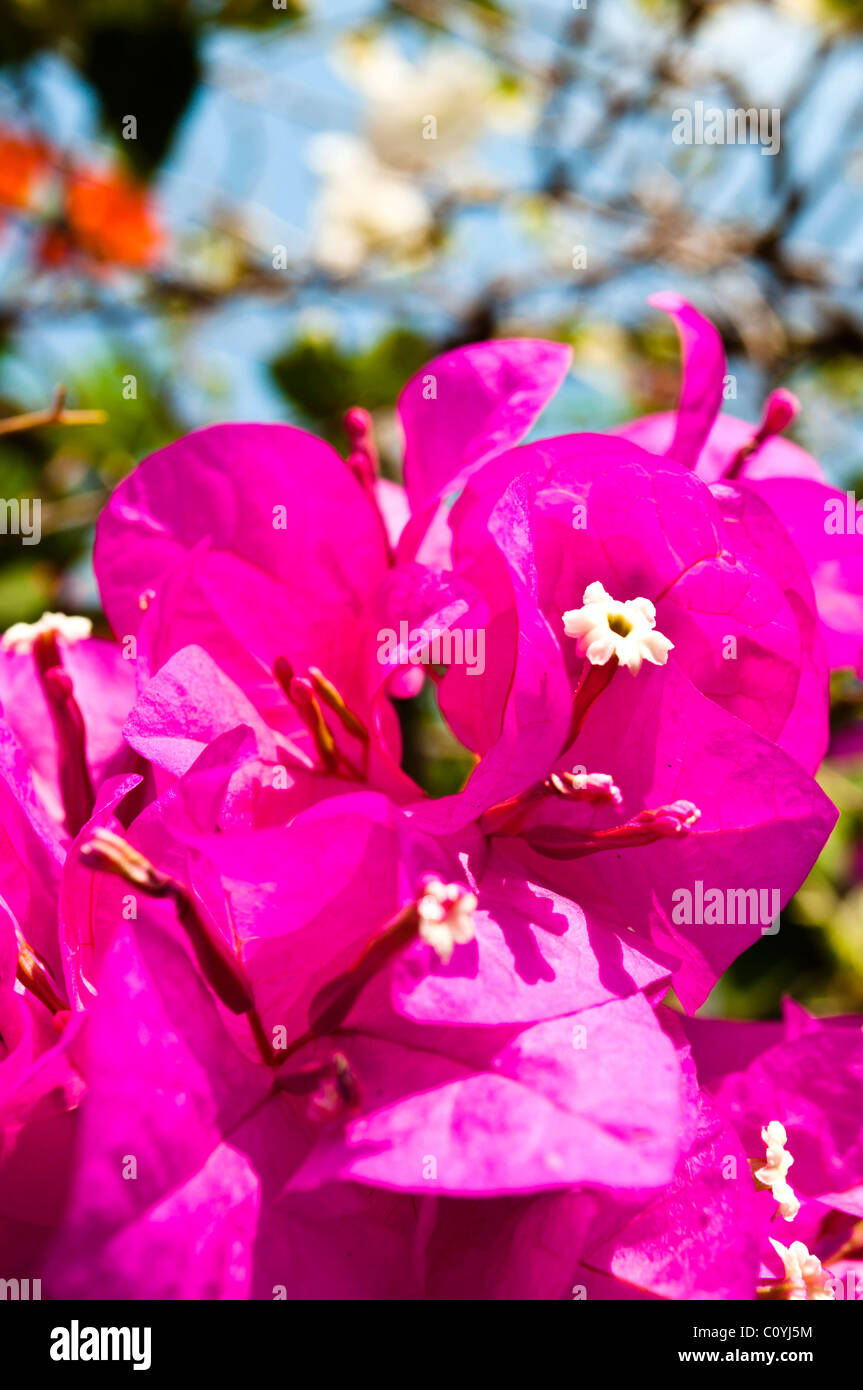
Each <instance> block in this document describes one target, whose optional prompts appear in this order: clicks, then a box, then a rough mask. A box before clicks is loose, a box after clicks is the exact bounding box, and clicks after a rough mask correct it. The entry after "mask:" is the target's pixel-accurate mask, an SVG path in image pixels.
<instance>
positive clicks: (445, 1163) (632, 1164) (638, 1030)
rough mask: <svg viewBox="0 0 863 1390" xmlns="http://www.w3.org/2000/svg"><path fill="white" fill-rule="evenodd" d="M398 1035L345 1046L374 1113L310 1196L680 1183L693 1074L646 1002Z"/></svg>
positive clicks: (332, 1136)
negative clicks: (517, 1026)
mask: <svg viewBox="0 0 863 1390" xmlns="http://www.w3.org/2000/svg"><path fill="white" fill-rule="evenodd" d="M379 1029H380V1025H379ZM389 1031H390V1034H391V1039H392V1040H390V1038H386V1039H385V1037H384V1035H383V1032H382V1031H378V1032H377V1033H376V1035H375V1036H369V1035H367V1034H366V1033H365V1032H364V1031H363V1029H362V1028H360V1027H357V1028H356V1029H355V1031H353V1032H352V1033H351V1035H349V1036H346V1037H345V1038H344V1043H343V1046H344V1051H345V1053H346V1055H347V1058H348V1061H349V1063H350V1065H351V1069H352V1071H353V1073H354V1074H355V1076H356V1078H357V1081H358V1085H359V1087H360V1091H361V1094H362V1095H363V1097H364V1102H363V1105H362V1109H361V1111H360V1113H359V1115H358V1116H357V1117H356V1118H353V1119H348V1120H347V1122H346V1123H345V1125H344V1127H343V1128H340V1129H338V1130H335V1131H332V1132H325V1133H324V1134H322V1136H321V1138H320V1140H319V1142H318V1144H317V1145H316V1146H315V1148H314V1150H313V1151H312V1152H311V1154H310V1155H309V1158H308V1159H307V1161H306V1162H305V1164H304V1165H303V1167H302V1168H301V1170H300V1171H299V1172H298V1174H297V1177H296V1179H295V1180H294V1184H293V1185H294V1186H296V1187H297V1188H303V1187H306V1186H313V1185H314V1186H316V1185H318V1184H320V1183H321V1182H325V1181H327V1180H331V1179H332V1178H334V1177H341V1178H352V1179H354V1180H357V1181H362V1182H367V1183H371V1184H373V1185H379V1186H383V1187H390V1188H398V1189H401V1190H403V1191H413V1192H420V1193H428V1192H441V1193H448V1194H450V1195H453V1196H470V1195H480V1194H487V1195H488V1196H496V1195H502V1194H505V1193H511V1194H515V1193H519V1192H522V1193H527V1192H537V1191H542V1190H543V1189H545V1188H561V1187H573V1186H578V1185H580V1184H590V1185H595V1186H600V1187H606V1186H617V1187H624V1188H630V1189H631V1188H649V1187H656V1186H658V1185H661V1184H662V1183H664V1182H667V1181H668V1180H669V1179H670V1176H671V1172H672V1171H673V1167H674V1163H675V1161H676V1157H677V1151H678V1144H679V1141H678V1138H677V1135H678V1131H679V1120H680V1106H681V1089H680V1088H681V1081H680V1070H679V1064H678V1062H677V1058H676V1056H675V1054H674V1049H673V1047H672V1046H671V1044H670V1042H669V1041H668V1038H667V1037H666V1036H665V1034H664V1033H663V1031H662V1029H661V1027H660V1026H659V1024H658V1022H657V1019H656V1017H655V1015H654V1012H653V1009H652V1008H651V1006H650V1005H649V1004H648V1003H647V1002H646V1001H645V999H644V997H643V995H641V994H636V995H632V996H630V997H629V998H628V999H623V1000H611V1001H609V1002H608V1003H607V1004H603V1005H600V1006H599V1007H597V1008H593V1009H586V1010H584V1011H583V1012H581V1013H578V1014H574V1015H571V1016H570V1017H569V1018H559V1019H554V1020H552V1021H550V1022H545V1023H540V1024H538V1025H536V1026H534V1027H532V1028H527V1029H524V1030H522V1031H519V1032H513V1030H512V1029H511V1028H510V1029H508V1030H504V1029H490V1030H487V1031H486V1030H482V1031H478V1030H475V1029H465V1030H461V1029H452V1028H449V1029H437V1028H431V1027H428V1026H423V1027H421V1028H419V1029H417V1028H415V1027H414V1026H412V1025H402V1024H399V1025H398V1026H395V1024H393V1025H391V1027H390V1029H389ZM501 1135H505V1136H506V1142H505V1143H501V1141H500V1136H501ZM430 1160H433V1162H430Z"/></svg>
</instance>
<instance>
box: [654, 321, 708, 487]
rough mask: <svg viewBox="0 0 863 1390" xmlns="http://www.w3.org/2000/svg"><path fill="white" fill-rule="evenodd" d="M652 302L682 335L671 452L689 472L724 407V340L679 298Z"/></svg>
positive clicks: (669, 450)
mask: <svg viewBox="0 0 863 1390" xmlns="http://www.w3.org/2000/svg"><path fill="white" fill-rule="evenodd" d="M648 302H649V303H650V304H652V305H653V307H654V308H655V309H662V310H664V311H665V313H666V314H669V315H670V316H671V318H672V319H673V320H674V323H675V326H676V328H677V331H678V333H679V335H680V346H681V351H682V354H683V363H682V385H681V389H680V400H679V402H678V406H677V421H676V424H675V429H674V438H673V439H672V441H671V444H670V446H669V448H668V452H669V454H671V456H672V457H673V458H676V459H677V461H678V463H682V464H683V466H684V467H685V468H694V467H695V464H696V462H697V460H698V456H699V454H700V453H701V449H702V446H703V444H704V441H705V440H706V439H707V436H708V435H709V433H710V430H711V427H712V425H713V422H714V420H715V419H716V416H717V415H718V414H719V411H720V408H721V406H722V387H723V384H724V377H725V349H724V348H723V346H722V338H721V337H720V335H719V333H718V331H717V330H716V329H715V328H714V326H713V324H712V323H711V322H710V320H709V319H706V318H705V317H704V315H703V314H699V312H698V310H697V309H694V308H693V307H692V305H691V304H687V302H686V300H685V299H681V298H680V296H679V295H677V294H654V295H652V296H651V298H650V300H649V301H648Z"/></svg>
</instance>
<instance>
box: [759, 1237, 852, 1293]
mask: <svg viewBox="0 0 863 1390" xmlns="http://www.w3.org/2000/svg"><path fill="white" fill-rule="evenodd" d="M770 1244H771V1245H772V1246H773V1249H774V1250H775V1251H776V1253H777V1255H778V1256H779V1258H780V1259H781V1261H782V1263H783V1265H784V1266H785V1279H786V1282H787V1283H788V1284H790V1285H791V1288H790V1289H789V1291H788V1294H787V1297H788V1300H789V1301H790V1302H792V1303H803V1302H807V1303H817V1302H830V1301H833V1300H835V1298H836V1294H835V1292H834V1290H833V1288H832V1287H831V1286H830V1284H829V1282H828V1281H829V1278H830V1276H829V1274H828V1273H827V1272H826V1270H824V1269H823V1268H822V1267H821V1261H820V1260H819V1258H818V1256H817V1255H812V1254H810V1252H809V1249H808V1247H807V1246H805V1245H804V1244H803V1241H802V1240H795V1241H792V1243H791V1245H782V1244H781V1243H780V1242H779V1241H778V1240H773V1238H772V1237H771V1238H770Z"/></svg>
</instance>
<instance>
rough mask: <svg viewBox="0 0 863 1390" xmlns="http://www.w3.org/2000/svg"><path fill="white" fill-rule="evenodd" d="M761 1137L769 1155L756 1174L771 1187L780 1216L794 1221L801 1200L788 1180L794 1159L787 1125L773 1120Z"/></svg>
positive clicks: (765, 1184) (764, 1129)
mask: <svg viewBox="0 0 863 1390" xmlns="http://www.w3.org/2000/svg"><path fill="white" fill-rule="evenodd" d="M761 1138H762V1140H763V1142H764V1145H765V1148H766V1150H767V1156H766V1160H765V1163H764V1165H763V1167H761V1168H758V1169H757V1170H756V1173H755V1176H756V1178H757V1179H758V1181H759V1182H760V1183H763V1184H764V1186H765V1187H769V1188H770V1189H771V1191H772V1193H773V1196H774V1198H775V1199H776V1202H777V1204H778V1206H779V1214H780V1216H783V1217H784V1218H785V1220H786V1221H793V1220H794V1218H795V1216H796V1215H797V1213H798V1212H799V1210H800V1202H799V1201H798V1199H797V1196H796V1194H795V1192H794V1189H793V1188H792V1187H791V1186H790V1185H789V1183H788V1181H787V1178H788V1169H789V1168H790V1167H791V1165H792V1163H793V1162H794V1159H793V1157H792V1155H791V1154H790V1153H789V1152H788V1150H787V1149H786V1147H785V1145H786V1144H787V1142H788V1135H787V1133H786V1132H785V1126H784V1125H783V1124H781V1123H780V1121H779V1120H771V1121H770V1123H769V1124H768V1125H765V1126H764V1128H763V1129H762V1131H761ZM792 1248H793V1247H792Z"/></svg>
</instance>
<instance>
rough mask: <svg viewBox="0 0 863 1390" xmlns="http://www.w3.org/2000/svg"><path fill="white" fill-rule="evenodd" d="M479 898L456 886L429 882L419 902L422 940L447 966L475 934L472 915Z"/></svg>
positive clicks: (432, 880) (437, 880) (435, 881)
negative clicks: (454, 953)
mask: <svg viewBox="0 0 863 1390" xmlns="http://www.w3.org/2000/svg"><path fill="white" fill-rule="evenodd" d="M475 909H476V896H475V895H474V894H473V893H468V892H467V891H466V890H465V889H464V888H460V887H459V886H458V884H457V883H441V881H440V879H436V878H432V879H428V880H427V881H426V883H425V885H424V887H423V892H422V896H421V897H420V899H419V902H418V903H417V912H418V914H419V920H420V937H421V938H422V940H423V941H425V942H427V943H428V945H429V946H431V948H432V950H433V951H435V952H436V954H437V955H438V956H439V957H440V959H441V961H442V962H443V964H444V965H446V964H447V963H448V962H449V961H450V960H451V959H452V953H453V950H454V949H455V947H456V946H464V945H466V943H467V942H468V941H473V939H474V936H475V935H476V929H475V927H474V920H473V914H474V910H475Z"/></svg>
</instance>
